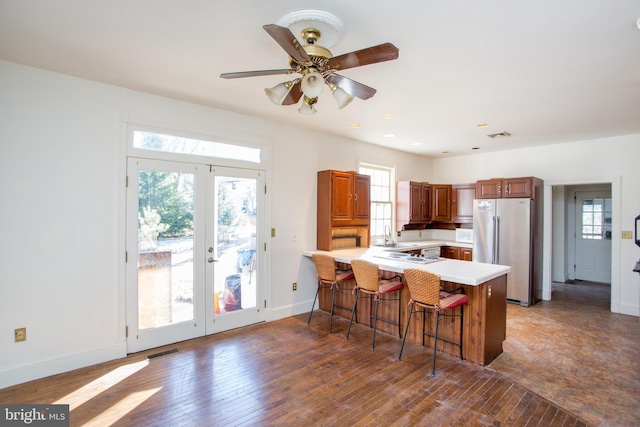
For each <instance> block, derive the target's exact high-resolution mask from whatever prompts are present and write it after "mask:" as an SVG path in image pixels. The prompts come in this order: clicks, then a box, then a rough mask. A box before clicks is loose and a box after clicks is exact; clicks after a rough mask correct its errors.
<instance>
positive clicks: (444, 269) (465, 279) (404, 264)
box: [303, 241, 511, 286]
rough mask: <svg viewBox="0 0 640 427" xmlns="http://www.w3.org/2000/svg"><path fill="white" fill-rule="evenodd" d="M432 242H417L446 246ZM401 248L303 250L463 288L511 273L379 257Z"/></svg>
mask: <svg viewBox="0 0 640 427" xmlns="http://www.w3.org/2000/svg"><path fill="white" fill-rule="evenodd" d="M434 242H435V241H428V242H416V243H421V245H420V248H423V247H425V248H426V247H432V246H445V245H442V244H438V242H435V243H434ZM404 243H408V242H400V244H404ZM440 243H442V242H440ZM425 244H428V246H425ZM457 245H458V244H456V245H455V246H457ZM460 245H461V244H460ZM409 248H410V249H413V248H414V247H413V246H410V247H409ZM403 249H404V250H407V247H403V246H401V247H398V248H393V249H392V248H384V247H377V246H373V247H370V248H347V249H337V250H335V251H319V250H310V251H304V252H303V254H304V255H305V256H309V257H310V256H311V255H312V254H313V253H325V254H328V255H331V256H332V257H334V258H335V259H336V261H338V262H345V263H351V260H352V259H356V258H360V259H364V260H366V261H370V262H373V263H374V264H378V265H379V266H380V269H381V270H386V271H393V272H395V273H402V272H404V270H405V269H407V268H419V269H421V270H427V271H430V272H431V273H435V274H437V275H439V276H440V278H441V279H442V280H445V281H449V282H456V283H462V284H463V285H471V286H476V285H480V284H482V283H484V282H487V281H489V280H491V279H495V278H496V277H500V276H502V275H504V274H507V273H508V272H510V271H511V267H509V266H506V265H497V264H485V263H481V262H471V261H459V260H455V259H443V260H442V261H437V262H432V263H429V264H419V263H413V262H410V261H400V260H393V259H386V258H379V256H380V255H384V252H385V251H387V252H388V251H402V250H403ZM416 249H417V247H416ZM376 255H378V256H376Z"/></svg>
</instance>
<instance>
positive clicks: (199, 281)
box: [126, 158, 265, 353]
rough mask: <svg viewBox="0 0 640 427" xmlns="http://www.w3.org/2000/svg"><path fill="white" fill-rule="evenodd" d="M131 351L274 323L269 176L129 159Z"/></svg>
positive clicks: (128, 317)
mask: <svg viewBox="0 0 640 427" xmlns="http://www.w3.org/2000/svg"><path fill="white" fill-rule="evenodd" d="M127 169H128V170H127V176H128V185H127V237H126V239H127V266H126V292H127V295H126V300H127V351H128V352H129V353H133V352H137V351H141V350H145V349H148V348H153V347H158V346H161V345H166V344H170V343H174V342H178V341H183V340H186V339H191V338H195V337H198V336H203V335H205V334H211V333H215V332H219V331H222V330H226V329H232V328H237V327H240V326H244V325H248V324H252V323H256V322H260V321H262V320H264V309H263V305H261V304H260V302H261V301H264V295H265V292H264V283H265V280H264V267H263V265H264V259H263V258H264V250H263V251H260V250H259V248H260V247H264V243H263V242H262V236H263V235H264V233H263V229H264V224H263V223H262V222H263V220H262V218H263V217H264V214H263V212H264V191H259V189H263V188H264V172H263V171H256V170H247V169H234V168H218V167H214V166H209V165H200V164H190V163H179V162H170V161H160V160H148V159H138V158H129V159H128V164H127Z"/></svg>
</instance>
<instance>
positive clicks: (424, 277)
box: [398, 268, 469, 376]
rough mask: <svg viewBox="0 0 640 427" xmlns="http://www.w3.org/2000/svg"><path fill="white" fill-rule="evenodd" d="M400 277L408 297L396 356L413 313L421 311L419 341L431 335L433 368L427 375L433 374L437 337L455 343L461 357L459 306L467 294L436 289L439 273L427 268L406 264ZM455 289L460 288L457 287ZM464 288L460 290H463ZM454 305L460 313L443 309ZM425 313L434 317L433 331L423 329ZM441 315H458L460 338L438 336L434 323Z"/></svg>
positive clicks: (451, 307)
mask: <svg viewBox="0 0 640 427" xmlns="http://www.w3.org/2000/svg"><path fill="white" fill-rule="evenodd" d="M404 278H405V281H406V282H407V287H408V288H409V294H410V296H411V300H410V301H409V307H410V310H409V315H408V317H407V326H406V328H405V331H404V336H403V338H402V346H401V347H400V354H399V355H398V360H400V358H401V357H402V350H403V349H404V342H405V340H406V338H407V332H408V331H409V324H410V323H411V318H412V317H413V314H414V313H423V322H422V345H424V336H425V335H427V336H431V337H433V338H434V340H433V368H432V370H431V376H435V374H436V351H437V347H438V340H442V341H446V342H449V343H451V344H455V345H457V346H458V347H459V348H460V358H461V359H462V320H463V313H464V312H463V306H464V305H465V304H466V303H467V302H468V301H469V297H467V296H466V295H464V294H453V293H448V292H444V291H441V290H440V276H438V275H437V274H433V273H430V272H428V271H424V270H419V269H415V268H408V269H406V270H405V271H404ZM459 290H463V289H462V288H459ZM463 291H464V290H463ZM456 307H460V314H453V313H444V312H446V311H448V310H452V309H454V308H456ZM427 313H429V314H430V313H433V314H434V315H435V319H436V331H435V335H431V334H429V333H425V322H424V319H425V317H426V314H427ZM442 316H458V317H460V325H461V326H460V341H459V342H455V341H451V340H448V339H445V338H442V337H439V336H438V326H439V323H440V318H441V317H442Z"/></svg>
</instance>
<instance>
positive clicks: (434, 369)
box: [431, 311, 440, 377]
mask: <svg viewBox="0 0 640 427" xmlns="http://www.w3.org/2000/svg"><path fill="white" fill-rule="evenodd" d="M435 315H436V336H435V338H434V340H433V368H432V369H431V376H432V377H435V376H436V351H437V348H438V326H439V323H440V314H439V313H438V312H437V311H436V312H435Z"/></svg>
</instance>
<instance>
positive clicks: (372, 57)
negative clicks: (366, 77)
mask: <svg viewBox="0 0 640 427" xmlns="http://www.w3.org/2000/svg"><path fill="white" fill-rule="evenodd" d="M392 59H398V48H397V47H395V46H394V45H392V44H391V43H383V44H379V45H377V46H371V47H368V48H366V49H361V50H356V51H355V52H351V53H345V54H344V55H338V56H334V57H333V58H331V59H329V61H328V62H327V66H328V68H329V69H333V70H336V71H339V70H345V69H347V68H353V67H360V66H362V65H369V64H375V63H376V62H384V61H391V60H392Z"/></svg>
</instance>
